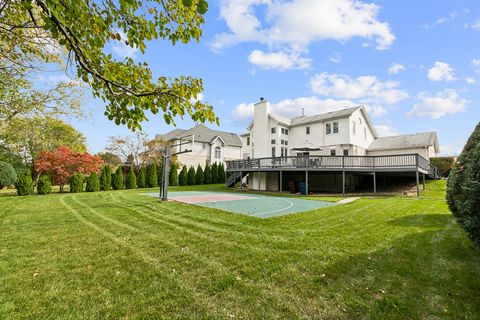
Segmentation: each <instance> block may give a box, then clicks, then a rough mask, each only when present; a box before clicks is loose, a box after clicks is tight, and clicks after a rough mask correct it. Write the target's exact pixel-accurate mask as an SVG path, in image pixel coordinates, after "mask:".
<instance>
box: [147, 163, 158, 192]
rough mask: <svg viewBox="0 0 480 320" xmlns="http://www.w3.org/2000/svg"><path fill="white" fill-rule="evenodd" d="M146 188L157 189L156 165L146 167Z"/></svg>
mask: <svg viewBox="0 0 480 320" xmlns="http://www.w3.org/2000/svg"><path fill="white" fill-rule="evenodd" d="M147 187H149V188H155V187H158V182H157V165H156V164H152V165H150V166H148V169H147Z"/></svg>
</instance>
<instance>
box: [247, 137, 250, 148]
mask: <svg viewBox="0 0 480 320" xmlns="http://www.w3.org/2000/svg"><path fill="white" fill-rule="evenodd" d="M249 145H250V137H247V146H249Z"/></svg>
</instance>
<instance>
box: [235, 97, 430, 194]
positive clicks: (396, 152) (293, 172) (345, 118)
mask: <svg viewBox="0 0 480 320" xmlns="http://www.w3.org/2000/svg"><path fill="white" fill-rule="evenodd" d="M247 129H248V132H247V133H245V134H242V135H241V138H242V158H243V160H238V161H229V162H227V171H228V172H229V173H230V179H229V180H227V184H232V183H234V182H235V181H237V179H238V180H240V179H243V181H245V177H246V176H248V187H249V188H250V189H255V190H268V191H282V190H285V189H286V188H288V187H289V186H291V185H292V184H296V185H300V186H305V188H306V192H307V193H308V191H309V190H315V191H329V192H331V191H339V190H340V191H341V192H343V193H345V190H346V189H348V190H352V191H355V189H357V188H362V186H363V185H365V183H363V184H362V181H366V180H368V183H369V184H371V185H372V187H373V190H374V191H375V192H376V189H377V180H378V179H379V178H380V179H381V180H382V181H383V184H384V185H386V180H387V177H391V176H397V177H400V178H404V177H408V176H412V174H413V176H416V181H417V192H419V190H418V184H419V177H420V175H421V174H423V180H425V175H430V176H432V177H434V176H435V174H436V172H435V168H434V167H432V166H431V165H430V162H429V159H430V158H432V157H435V156H436V155H437V154H438V152H439V145H438V140H437V135H436V133H435V132H425V133H416V134H411V135H399V136H392V137H379V136H378V134H377V132H376V130H375V127H374V126H373V124H372V122H371V120H370V117H369V115H368V113H367V110H366V109H365V107H363V106H358V107H353V108H348V109H344V110H339V111H333V112H328V113H323V114H318V115H314V116H308V117H307V116H303V115H302V116H300V117H296V118H293V119H289V118H285V117H283V116H279V115H276V114H273V113H272V112H271V111H270V107H269V104H268V103H267V101H265V100H264V99H261V100H260V102H258V103H256V104H255V106H254V116H253V120H252V122H251V123H250V125H249V126H248V128H247ZM369 176H373V179H372V178H371V177H369Z"/></svg>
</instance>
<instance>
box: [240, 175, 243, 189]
mask: <svg viewBox="0 0 480 320" xmlns="http://www.w3.org/2000/svg"><path fill="white" fill-rule="evenodd" d="M242 180H243V171H240V191H242V189H243V186H242V184H243V182H242Z"/></svg>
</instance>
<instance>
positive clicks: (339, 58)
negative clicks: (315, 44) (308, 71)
mask: <svg viewBox="0 0 480 320" xmlns="http://www.w3.org/2000/svg"><path fill="white" fill-rule="evenodd" d="M328 60H329V61H330V62H333V63H340V62H342V54H341V53H340V52H334V53H333V54H332V55H331V56H330V58H328Z"/></svg>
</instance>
